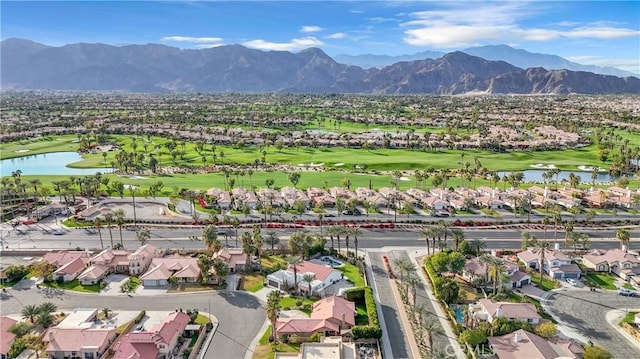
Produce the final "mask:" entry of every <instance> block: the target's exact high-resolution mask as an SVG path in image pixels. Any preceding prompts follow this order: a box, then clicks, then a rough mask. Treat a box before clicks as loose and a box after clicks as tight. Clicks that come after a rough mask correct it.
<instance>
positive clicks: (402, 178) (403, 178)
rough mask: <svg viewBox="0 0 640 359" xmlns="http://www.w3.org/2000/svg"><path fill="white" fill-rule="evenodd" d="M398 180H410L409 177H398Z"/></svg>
mask: <svg viewBox="0 0 640 359" xmlns="http://www.w3.org/2000/svg"><path fill="white" fill-rule="evenodd" d="M399 179H400V181H405V182H406V181H410V179H409V177H400V178H399Z"/></svg>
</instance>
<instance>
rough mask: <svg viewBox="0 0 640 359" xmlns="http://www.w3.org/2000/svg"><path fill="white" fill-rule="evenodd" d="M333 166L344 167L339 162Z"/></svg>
mask: <svg viewBox="0 0 640 359" xmlns="http://www.w3.org/2000/svg"><path fill="white" fill-rule="evenodd" d="M334 166H336V167H342V166H344V163H342V162H339V163H336V164H335V165H334Z"/></svg>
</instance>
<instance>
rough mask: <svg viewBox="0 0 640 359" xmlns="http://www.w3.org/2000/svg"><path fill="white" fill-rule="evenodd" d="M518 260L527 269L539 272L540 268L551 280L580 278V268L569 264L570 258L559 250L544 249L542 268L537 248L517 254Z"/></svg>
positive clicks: (571, 263) (539, 250)
mask: <svg viewBox="0 0 640 359" xmlns="http://www.w3.org/2000/svg"><path fill="white" fill-rule="evenodd" d="M518 259H519V260H521V261H522V262H523V263H524V265H525V267H527V268H533V269H537V270H540V268H541V267H542V268H543V270H544V271H545V272H547V273H548V274H549V276H550V277H551V278H553V279H567V278H573V279H578V278H580V273H581V270H580V267H578V265H577V264H575V263H573V262H571V258H569V257H568V256H567V255H566V254H564V253H562V252H560V251H559V250H551V249H545V252H544V264H543V265H542V266H541V264H540V262H541V260H542V252H541V249H539V248H529V249H527V250H526V251H522V252H520V253H518Z"/></svg>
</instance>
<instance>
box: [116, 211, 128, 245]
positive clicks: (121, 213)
mask: <svg viewBox="0 0 640 359" xmlns="http://www.w3.org/2000/svg"><path fill="white" fill-rule="evenodd" d="M113 215H114V216H115V219H116V224H117V225H118V230H119V231H120V245H122V247H123V248H124V242H123V241H122V226H124V216H125V215H124V209H122V208H118V209H116V210H115V211H113Z"/></svg>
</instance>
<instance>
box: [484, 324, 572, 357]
mask: <svg viewBox="0 0 640 359" xmlns="http://www.w3.org/2000/svg"><path fill="white" fill-rule="evenodd" d="M487 339H488V340H489V345H490V347H491V349H492V350H493V352H494V354H495V356H496V357H497V358H498V359H522V358H527V359H549V358H563V359H577V358H582V354H583V353H584V350H583V349H582V347H580V346H578V345H575V344H574V343H572V342H569V341H559V342H558V343H553V342H550V341H548V340H546V339H544V338H542V337H541V336H539V335H536V334H533V333H530V332H528V331H526V330H523V329H518V330H516V331H515V332H513V333H509V334H505V335H503V336H500V337H489V338H487Z"/></svg>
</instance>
